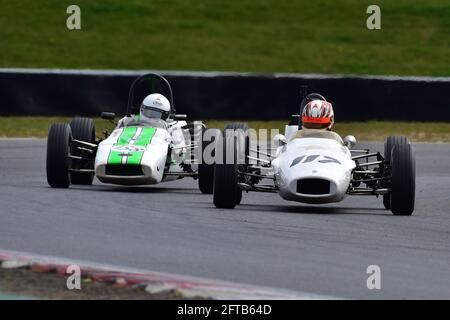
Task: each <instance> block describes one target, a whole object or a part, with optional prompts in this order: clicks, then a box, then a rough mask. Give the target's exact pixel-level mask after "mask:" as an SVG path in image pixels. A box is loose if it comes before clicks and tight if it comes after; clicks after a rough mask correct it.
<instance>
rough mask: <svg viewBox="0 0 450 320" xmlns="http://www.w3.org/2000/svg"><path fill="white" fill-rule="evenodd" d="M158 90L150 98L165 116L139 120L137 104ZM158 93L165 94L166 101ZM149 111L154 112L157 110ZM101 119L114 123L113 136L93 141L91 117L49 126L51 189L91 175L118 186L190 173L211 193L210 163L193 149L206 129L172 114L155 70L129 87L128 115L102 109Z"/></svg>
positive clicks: (81, 182) (166, 85)
mask: <svg viewBox="0 0 450 320" xmlns="http://www.w3.org/2000/svg"><path fill="white" fill-rule="evenodd" d="M139 89H141V91H139ZM156 92H157V93H158V95H157V98H156V100H154V101H152V102H153V103H156V104H158V105H159V104H161V103H160V101H159V100H160V99H164V100H165V101H166V105H167V106H169V105H170V110H169V109H168V110H167V114H166V117H165V118H164V120H163V119H161V118H158V117H154V118H152V117H150V118H146V119H143V117H142V116H141V115H140V114H139V109H140V108H142V107H141V105H140V102H141V101H142V98H143V97H148V95H149V94H152V96H153V94H155V93H156ZM160 92H165V95H166V96H167V97H168V99H166V98H165V96H162V95H160V94H159V93H160ZM142 93H144V94H142ZM137 98H139V99H137ZM146 99H147V98H146ZM144 102H145V100H144ZM167 108H169V107H167ZM149 110H150V109H149ZM149 112H153V113H154V114H157V113H155V110H150V111H149ZM102 118H103V119H106V120H109V121H111V122H113V123H115V125H116V127H115V129H114V130H113V131H112V132H111V134H109V133H108V132H104V138H102V139H96V134H95V127H94V122H93V120H92V119H89V118H74V119H73V120H72V121H71V123H70V124H64V123H56V124H53V125H52V126H51V127H50V129H49V134H48V141H47V181H48V184H49V185H50V186H51V187H54V188H67V187H69V185H70V184H76V185H91V184H92V182H93V179H94V176H96V177H97V178H98V180H100V181H101V182H103V183H111V184H117V185H150V184H157V183H160V182H162V181H169V180H175V179H180V178H183V177H193V178H194V179H198V182H199V188H200V190H201V191H202V192H203V193H209V194H211V193H212V191H213V190H212V188H213V174H214V171H213V170H214V167H213V165H207V164H205V163H200V164H199V163H198V161H197V159H196V154H197V153H196V152H195V150H196V149H197V142H198V141H200V137H198V135H201V134H202V132H203V131H204V130H205V127H204V125H203V123H202V122H199V121H192V122H188V121H186V119H187V116H186V115H180V114H176V113H175V108H174V101H173V94H172V88H171V86H170V84H169V82H168V81H167V80H166V79H165V78H164V77H162V76H160V75H158V74H154V73H149V74H145V75H143V76H140V77H138V78H137V79H136V80H135V81H134V82H133V84H132V85H131V87H130V91H129V97H128V105H127V114H126V116H125V117H123V118H122V119H120V120H119V121H118V122H115V121H114V119H115V114H114V113H109V112H103V113H102ZM196 135H197V136H196Z"/></svg>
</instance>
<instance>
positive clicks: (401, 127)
mask: <svg viewBox="0 0 450 320" xmlns="http://www.w3.org/2000/svg"><path fill="white" fill-rule="evenodd" d="M69 121H70V118H65V117H3V118H0V137H3V138H5V137H19V138H20V137H36V138H44V137H46V136H47V132H48V128H49V126H50V124H52V123H55V122H65V123H69ZM94 121H95V126H96V131H97V136H98V137H100V136H102V132H103V131H104V130H108V131H111V129H113V128H114V125H112V124H111V123H110V122H108V121H106V120H102V119H99V118H96V119H94ZM228 122H229V121H216V120H207V121H205V123H206V125H207V126H208V127H209V128H219V129H223V128H224V127H225V125H226V124H227V123H228ZM246 122H247V123H248V124H249V126H250V128H252V129H255V130H259V129H267V130H270V129H278V130H279V131H280V132H281V133H283V132H284V125H285V124H286V121H246ZM333 129H334V131H336V132H337V133H339V134H340V135H341V136H345V135H348V134H352V135H354V136H355V137H356V138H357V139H358V140H360V141H371V140H373V141H384V140H385V139H386V137H387V136H390V135H406V136H408V137H409V138H410V139H411V140H412V141H415V142H425V141H427V142H446V143H449V142H450V123H424V122H387V121H369V122H340V123H337V124H336V125H335V126H334V127H333Z"/></svg>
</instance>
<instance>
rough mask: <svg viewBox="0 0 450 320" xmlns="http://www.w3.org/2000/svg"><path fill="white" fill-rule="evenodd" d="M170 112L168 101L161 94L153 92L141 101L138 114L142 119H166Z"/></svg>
mask: <svg viewBox="0 0 450 320" xmlns="http://www.w3.org/2000/svg"><path fill="white" fill-rule="evenodd" d="M169 114H170V102H169V100H167V98H166V97H164V96H163V95H162V94H159V93H153V94H150V95H148V96H146V97H145V99H144V101H142V104H141V109H140V112H139V116H140V118H141V119H142V120H147V119H161V120H164V121H166V120H167V118H168V117H169Z"/></svg>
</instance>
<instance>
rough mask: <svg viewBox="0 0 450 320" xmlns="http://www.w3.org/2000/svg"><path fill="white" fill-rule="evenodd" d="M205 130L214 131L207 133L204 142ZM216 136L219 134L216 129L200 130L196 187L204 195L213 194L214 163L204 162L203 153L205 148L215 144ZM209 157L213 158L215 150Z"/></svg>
mask: <svg viewBox="0 0 450 320" xmlns="http://www.w3.org/2000/svg"><path fill="white" fill-rule="evenodd" d="M206 130H214V131H209V132H208V134H207V136H208V140H204V135H205V132H206ZM210 133H212V135H211V134H210ZM218 134H220V131H219V130H218V129H206V128H203V129H202V154H201V159H202V162H201V163H200V164H199V165H198V187H199V189H200V191H201V192H202V193H204V194H213V190H214V163H211V161H208V163H206V162H205V157H204V152H205V148H206V147H207V146H210V147H211V144H214V143H215V142H216V139H217V136H218ZM209 138H210V139H209ZM211 156H212V157H214V156H215V150H212V151H211ZM208 160H210V159H208Z"/></svg>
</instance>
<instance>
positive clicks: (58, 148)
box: [47, 123, 71, 188]
mask: <svg viewBox="0 0 450 320" xmlns="http://www.w3.org/2000/svg"><path fill="white" fill-rule="evenodd" d="M70 138H71V132H70V127H69V125H67V124H64V123H55V124H53V125H52V126H51V127H50V130H49V132H48V139H47V182H48V184H49V185H50V186H51V187H52V188H68V187H69V185H70V178H69V168H70V159H69V144H70Z"/></svg>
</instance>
